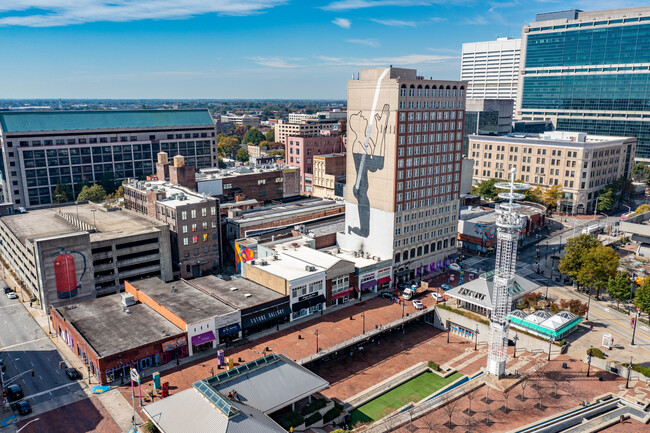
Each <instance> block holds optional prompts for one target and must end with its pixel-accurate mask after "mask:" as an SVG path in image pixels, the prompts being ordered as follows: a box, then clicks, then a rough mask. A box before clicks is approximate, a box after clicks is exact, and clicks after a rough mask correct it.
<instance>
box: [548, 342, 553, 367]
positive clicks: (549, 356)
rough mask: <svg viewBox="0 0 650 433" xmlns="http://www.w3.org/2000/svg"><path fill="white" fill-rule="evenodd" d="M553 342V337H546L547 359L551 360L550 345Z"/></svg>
mask: <svg viewBox="0 0 650 433" xmlns="http://www.w3.org/2000/svg"><path fill="white" fill-rule="evenodd" d="M552 344H553V337H549V338H548V360H549V361H550V360H551V345H552Z"/></svg>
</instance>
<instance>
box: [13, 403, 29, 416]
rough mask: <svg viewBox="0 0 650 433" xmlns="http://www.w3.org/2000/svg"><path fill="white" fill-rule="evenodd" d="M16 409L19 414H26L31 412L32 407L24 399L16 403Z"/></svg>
mask: <svg viewBox="0 0 650 433" xmlns="http://www.w3.org/2000/svg"><path fill="white" fill-rule="evenodd" d="M16 411H17V412H18V414H19V415H27V414H30V413H32V407H31V406H30V405H29V403H28V402H27V401H26V400H21V401H19V402H18V403H17V404H16Z"/></svg>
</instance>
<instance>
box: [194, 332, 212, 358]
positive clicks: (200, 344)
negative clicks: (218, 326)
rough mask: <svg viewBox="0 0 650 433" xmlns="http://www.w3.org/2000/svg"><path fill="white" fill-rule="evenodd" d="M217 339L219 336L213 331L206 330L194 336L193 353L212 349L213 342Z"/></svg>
mask: <svg viewBox="0 0 650 433" xmlns="http://www.w3.org/2000/svg"><path fill="white" fill-rule="evenodd" d="M216 339H217V337H216V336H215V335H214V332H213V331H206V332H203V333H201V334H198V335H194V336H192V354H194V353H198V352H205V351H206V350H210V349H212V348H213V347H214V343H213V342H214V341H215V340H216Z"/></svg>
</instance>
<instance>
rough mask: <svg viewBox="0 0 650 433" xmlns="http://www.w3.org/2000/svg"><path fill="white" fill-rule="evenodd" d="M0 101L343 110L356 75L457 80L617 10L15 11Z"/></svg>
mask: <svg viewBox="0 0 650 433" xmlns="http://www.w3.org/2000/svg"><path fill="white" fill-rule="evenodd" d="M5 3H7V4H6V5H5V4H3V5H1V6H0V43H3V44H2V45H3V48H4V49H3V59H4V60H5V68H4V69H3V80H2V81H0V95H2V96H3V98H4V99H3V100H34V99H43V100H50V99H52V100H54V99H65V100H179V101H182V100H334V101H337V100H345V99H346V95H347V81H348V80H349V79H350V78H351V76H352V75H353V74H356V73H357V72H358V71H359V70H360V69H363V68H368V67H384V66H387V65H391V64H392V65H394V66H395V67H400V68H412V69H417V71H418V74H419V75H423V76H427V77H429V76H431V77H434V78H435V79H439V80H458V79H459V78H460V57H461V49H462V44H463V43H468V42H482V41H490V40H496V39H497V38H499V37H511V38H519V37H521V31H522V26H523V25H525V24H528V23H530V22H533V21H534V20H535V15H536V14H537V13H541V12H549V11H553V10H555V11H557V10H566V9H572V8H576V9H580V10H589V11H590V10H601V9H610V8H612V7H617V8H625V7H635V6H647V1H646V2H643V1H639V0H620V1H618V2H615V3H614V4H612V2H609V1H608V2H605V1H604V0H570V1H568V2H566V1H560V0H528V1H524V0H507V1H506V0H503V1H493V2H483V1H479V0H444V1H443V0H316V1H310V2H306V1H298V0H211V1H209V2H206V1H204V2H197V1H196V0H175V1H174V2H169V0H123V1H119V2H115V1H111V0H78V1H75V2H70V1H69V0H48V1H46V2H45V1H43V0H13V1H9V2H5Z"/></svg>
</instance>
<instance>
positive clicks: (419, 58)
mask: <svg viewBox="0 0 650 433" xmlns="http://www.w3.org/2000/svg"><path fill="white" fill-rule="evenodd" d="M318 58H319V59H320V60H323V61H325V62H327V63H326V65H331V66H381V65H395V66H397V67H400V66H406V65H421V64H426V63H440V62H446V61H449V60H455V59H457V58H458V57H451V56H437V55H434V54H407V55H405V56H396V57H374V58H369V59H359V58H354V59H341V58H332V57H325V56H319V57H318Z"/></svg>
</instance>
